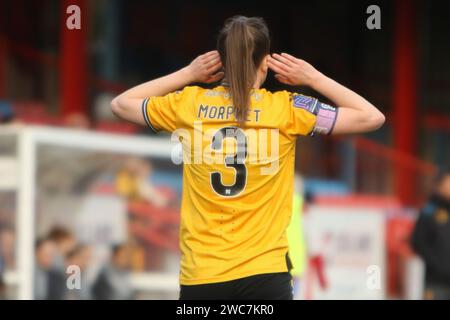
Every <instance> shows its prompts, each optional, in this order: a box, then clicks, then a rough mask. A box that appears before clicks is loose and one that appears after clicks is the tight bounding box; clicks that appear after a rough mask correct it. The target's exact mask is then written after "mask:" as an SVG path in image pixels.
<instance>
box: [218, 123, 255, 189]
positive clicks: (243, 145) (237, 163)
mask: <svg viewBox="0 0 450 320" xmlns="http://www.w3.org/2000/svg"><path fill="white" fill-rule="evenodd" d="M225 138H231V139H235V140H236V152H235V154H234V155H227V156H226V157H225V166H226V167H228V168H234V170H235V171H236V177H235V181H234V184H232V185H224V184H223V183H222V174H221V173H220V172H217V171H216V172H212V173H211V186H212V188H213V189H214V191H215V192H216V193H217V194H219V195H221V196H223V197H234V196H237V195H238V194H240V193H241V192H242V191H243V190H244V188H245V185H246V183H247V167H246V166H245V159H246V158H247V137H246V136H245V133H244V131H243V130H242V129H240V128H237V127H224V128H221V129H220V130H218V131H217V132H216V133H215V134H214V136H213V138H212V143H211V148H212V149H213V150H216V151H220V150H222V147H223V142H224V140H225Z"/></svg>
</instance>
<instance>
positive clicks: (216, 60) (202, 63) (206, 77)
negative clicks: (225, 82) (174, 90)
mask: <svg viewBox="0 0 450 320" xmlns="http://www.w3.org/2000/svg"><path fill="white" fill-rule="evenodd" d="M221 68H222V62H221V61H220V55H219V52H217V51H216V50H214V51H210V52H207V53H205V54H202V55H200V56H198V57H197V58H195V59H194V61H192V62H191V64H190V65H189V66H187V67H186V69H187V71H188V73H189V75H190V77H191V80H192V82H201V83H213V82H217V81H219V80H220V79H222V78H223V76H224V73H223V72H222V71H221Z"/></svg>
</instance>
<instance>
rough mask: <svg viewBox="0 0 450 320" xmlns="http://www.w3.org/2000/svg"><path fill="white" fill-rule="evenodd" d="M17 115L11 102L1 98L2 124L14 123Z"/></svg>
mask: <svg viewBox="0 0 450 320" xmlns="http://www.w3.org/2000/svg"><path fill="white" fill-rule="evenodd" d="M15 118H16V115H15V113H14V111H13V108H12V106H11V104H10V103H9V102H6V101H2V100H0V124H6V123H12V122H14V121H15Z"/></svg>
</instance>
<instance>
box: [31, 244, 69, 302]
mask: <svg viewBox="0 0 450 320" xmlns="http://www.w3.org/2000/svg"><path fill="white" fill-rule="evenodd" d="M55 252H56V247H55V244H54V243H53V241H51V240H50V239H48V238H44V239H39V240H37V242H36V246H35V254H36V263H35V271H34V298H35V299H37V300H59V299H63V298H64V297H65V294H66V288H67V287H66V279H65V275H64V273H62V272H61V271H59V270H54V269H53V264H54V258H55Z"/></svg>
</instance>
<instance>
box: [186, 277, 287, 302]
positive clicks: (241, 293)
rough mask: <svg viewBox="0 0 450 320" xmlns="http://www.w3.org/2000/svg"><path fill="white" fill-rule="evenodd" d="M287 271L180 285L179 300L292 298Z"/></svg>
mask: <svg viewBox="0 0 450 320" xmlns="http://www.w3.org/2000/svg"><path fill="white" fill-rule="evenodd" d="M292 299H293V293H292V276H291V274H290V273H289V272H281V273H266V274H258V275H254V276H250V277H246V278H241V279H236V280H231V281H226V282H218V283H208V284H198V285H181V286H180V300H292Z"/></svg>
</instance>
